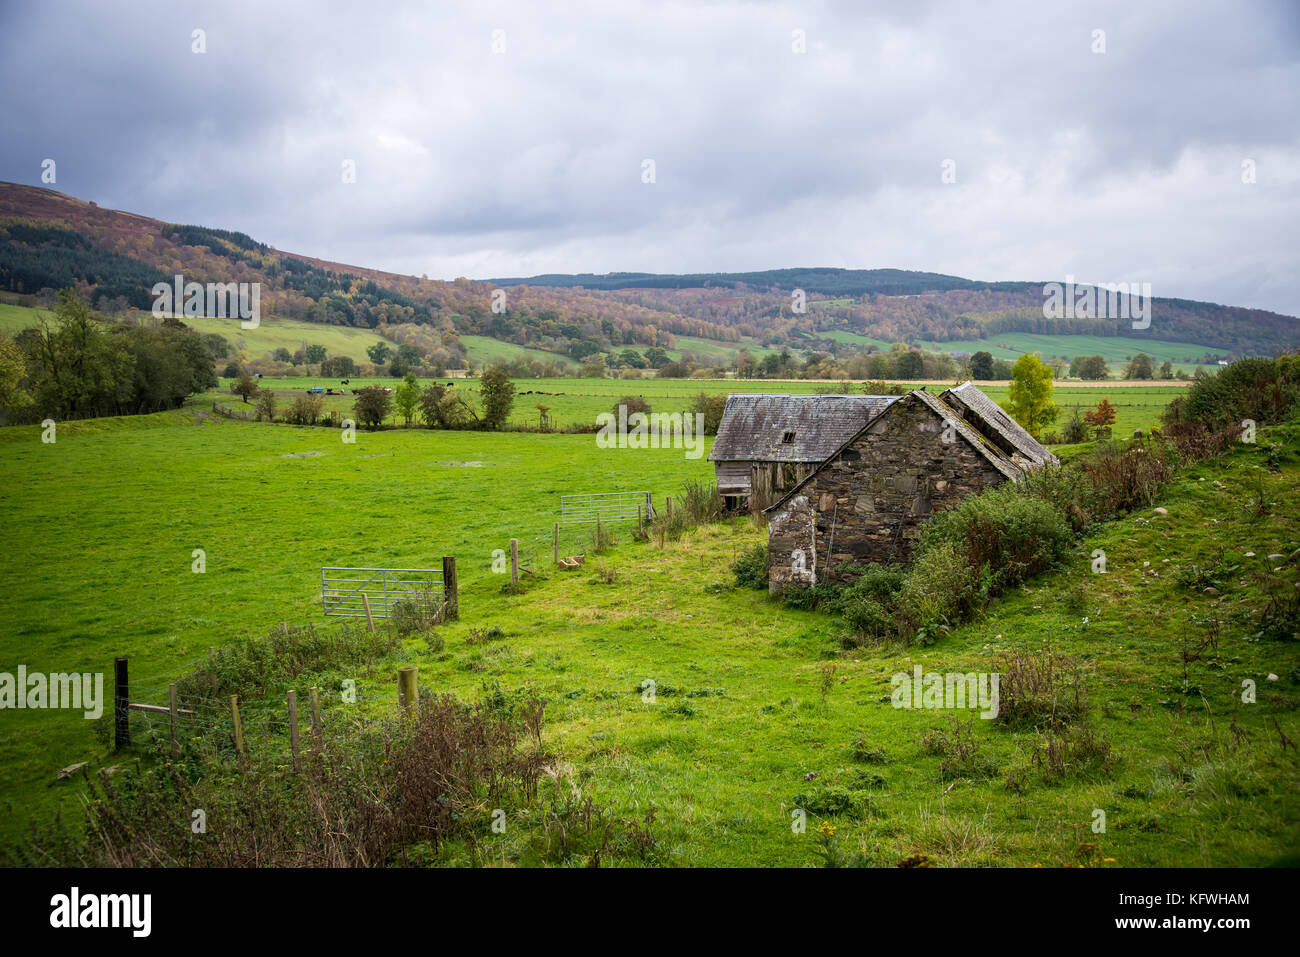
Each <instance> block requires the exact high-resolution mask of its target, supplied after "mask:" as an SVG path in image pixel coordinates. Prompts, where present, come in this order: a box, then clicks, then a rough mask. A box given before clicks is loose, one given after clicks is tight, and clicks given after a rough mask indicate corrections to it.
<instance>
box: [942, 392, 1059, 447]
mask: <svg viewBox="0 0 1300 957" xmlns="http://www.w3.org/2000/svg"><path fill="white" fill-rule="evenodd" d="M939 398H940V399H942V400H943V401H944V402H945V403H946V404H947V405H949V406H951V407H952V408H953V409H954V410H956V412H957V414H958V415H960V416H961V417H962V418H963V419H965V420H966V421H967V422H969V423H970V424H971V425H973V426H974V427H975V429H976V431H978V432H979V433H980V434H981V435H983V436H984V437H985V438H987V439H988V440H989V441H990V442H992V443H993V444H994V445H996V446H997V447H998V448H999V449H1001V450H1002V452H1003V454H1004V455H1008V456H1010V457H1011V459H1012V461H1014V462H1016V464H1017V465H1021V466H1025V465H1056V464H1058V462H1059V460H1058V459H1057V457H1056V456H1055V455H1053V454H1052V453H1051V452H1049V451H1047V449H1045V448H1043V446H1042V445H1041V444H1040V443H1039V442H1038V440H1037V439H1035V438H1034V437H1033V436H1032V435H1030V434H1029V433H1028V432H1026V431H1025V429H1024V428H1023V427H1022V426H1021V425H1020V423H1019V422H1017V421H1016V420H1015V419H1013V418H1011V416H1009V415H1007V413H1006V412H1004V411H1003V409H1002V407H1001V406H999V405H998V404H997V403H996V402H994V401H993V400H992V399H990V398H989V397H988V396H987V395H985V394H984V393H983V392H981V391H980V390H979V389H978V388H977V387H976V385H975V383H973V382H964V383H962V384H961V385H959V386H957V387H955V388H952V389H949V390H948V391H946V392H944V393H943V394H942V395H941V396H939Z"/></svg>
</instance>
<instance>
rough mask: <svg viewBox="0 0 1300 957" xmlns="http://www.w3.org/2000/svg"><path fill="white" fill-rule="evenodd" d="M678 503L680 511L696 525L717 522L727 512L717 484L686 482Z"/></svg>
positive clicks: (683, 484)
mask: <svg viewBox="0 0 1300 957" xmlns="http://www.w3.org/2000/svg"><path fill="white" fill-rule="evenodd" d="M677 501H678V503H679V506H680V511H682V512H684V513H685V514H686V516H687V517H688V518H689V519H690V521H691V522H693V523H694V524H696V525H704V524H706V523H708V522H716V521H717V520H718V519H719V518H721V517H722V513H723V511H724V510H725V506H724V504H723V502H722V496H721V495H720V494H718V486H717V483H716V482H684V483H682V494H681V495H680V496H679V497H678V499H677Z"/></svg>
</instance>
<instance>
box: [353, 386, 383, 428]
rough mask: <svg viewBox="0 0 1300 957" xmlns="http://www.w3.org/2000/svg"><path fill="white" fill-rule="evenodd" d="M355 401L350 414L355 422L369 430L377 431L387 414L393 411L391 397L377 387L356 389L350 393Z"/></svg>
mask: <svg viewBox="0 0 1300 957" xmlns="http://www.w3.org/2000/svg"><path fill="white" fill-rule="evenodd" d="M352 394H353V396H355V400H354V401H353V403H352V412H353V414H354V415H356V417H357V421H358V422H360V423H361V424H362V425H364V426H367V427H368V428H370V429H372V430H373V429H377V428H379V427H380V426H381V425H383V424H384V419H386V418H388V413H389V412H391V411H392V409H393V397H392V395H391V394H390V393H388V392H386V391H384V390H383V389H381V388H380V387H379V386H377V385H372V386H369V387H367V388H364V389H357V390H356V391H355V392H353V393H352Z"/></svg>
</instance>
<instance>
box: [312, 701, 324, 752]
mask: <svg viewBox="0 0 1300 957" xmlns="http://www.w3.org/2000/svg"><path fill="white" fill-rule="evenodd" d="M310 694H311V736H312V740H313V741H314V742H315V751H316V753H317V754H319V753H320V752H321V750H322V747H321V745H322V741H321V723H320V692H319V691H317V690H316V686H315V685H312V687H311V692H310Z"/></svg>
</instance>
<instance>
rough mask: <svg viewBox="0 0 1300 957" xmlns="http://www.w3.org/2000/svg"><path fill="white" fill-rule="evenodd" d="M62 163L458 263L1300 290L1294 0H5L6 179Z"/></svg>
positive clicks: (263, 233) (33, 176)
mask: <svg viewBox="0 0 1300 957" xmlns="http://www.w3.org/2000/svg"><path fill="white" fill-rule="evenodd" d="M200 29H201V30H203V31H205V33H204V42H205V45H206V52H204V53H196V52H193V48H194V46H195V43H196V41H195V40H194V39H193V35H194V31H195V30H200ZM494 31H501V32H500V33H494ZM796 31H802V32H801V33H797V32H796ZM1095 31H1104V39H1103V38H1101V36H1100V35H1099V34H1097V33H1096V32H1095ZM801 37H802V38H803V41H802V42H803V45H804V47H805V51H806V52H797V47H799V45H800V38H801ZM1102 42H1104V51H1105V52H1095V50H1096V49H1097V48H1099V45H1100V43H1102ZM494 46H495V48H496V49H495V50H494ZM47 158H51V159H54V160H55V161H56V163H57V167H56V169H57V182H56V183H55V184H54V188H56V189H58V190H61V191H63V192H66V193H70V194H72V195H74V196H78V197H82V198H85V199H91V200H95V201H96V202H98V203H100V205H103V206H110V207H113V208H117V209H124V210H129V211H132V212H138V213H142V214H145V215H148V216H154V217H157V218H159V219H164V220H169V221H175V222H184V223H197V224H202V225H208V226H218V227H223V228H229V229H238V230H241V231H244V232H247V233H249V234H250V235H252V236H253V237H254V238H256V239H259V240H262V241H264V242H269V243H271V244H272V245H274V246H276V247H277V248H279V249H284V250H290V251H293V252H299V253H305V254H309V255H314V256H320V257H324V258H328V259H334V260H338V261H342V262H347V263H353V264H357V265H363V266H371V267H375V268H380V269H388V270H393V271H396V272H403V273H411V274H422V273H427V274H428V275H429V276H430V277H431V278H443V279H450V278H453V277H455V276H458V275H465V276H469V277H471V278H489V277H501V276H526V275H533V274H536V273H542V272H598V273H599V272H608V271H614V270H646V271H652V272H708V271H716V270H752V269H768V268H779V267H789V266H843V267H852V268H871V267H898V268H904V269H923V270H933V271H937V272H944V273H952V274H956V275H961V276H967V277H971V278H977V279H989V280H996V279H1024V280H1051V279H1062V278H1064V277H1065V276H1066V275H1067V274H1071V275H1073V276H1075V277H1076V279H1078V280H1080V281H1090V282H1118V281H1137V282H1143V281H1145V282H1150V283H1151V284H1152V288H1153V292H1154V294H1155V295H1157V296H1179V297H1185V298H1193V299H1208V300H1212V301H1217V302H1226V303H1231V304H1234V305H1248V306H1256V307H1260V308H1268V309H1275V310H1277V311H1280V312H1284V313H1288V314H1291V315H1296V314H1300V242H1298V241H1297V240H1298V239H1300V3H1298V2H1295V0H1283V2H1276V3H1264V2H1258V3H1251V2H1224V3H1217V2H1179V3H1161V2H1148V0H1143V2H1133V0H1122V2H1115V3H1079V4H1058V3H1055V2H1044V0H1007V2H988V0H980V2H973V0H970V2H940V0H935V2H926V0H898V2H893V0H890V2H874V3H873V2H857V3H843V4H838V3H816V2H809V3H758V2H723V3H714V4H704V3H680V4H679V3H671V2H662V0H653V2H646V3H632V2H622V0H620V2H617V3H615V2H610V0H601V2H594V3H590V4H583V3H574V4H551V3H541V2H537V0H522V2H511V3H498V4H492V3H485V2H473V3H470V2H465V3H459V4H457V3H436V4H433V3H419V4H416V3H412V4H409V5H404V4H399V3H389V2H384V0H369V2H356V0H349V2H346V3H337V4H326V3H308V2H301V3H290V2H276V3H273V4H272V3H265V2H250V3H245V2H231V0H221V2H212V3H185V2H178V0H164V2H158V3H147V2H134V0H133V2H130V3H105V2H103V0H84V2H73V0H58V2H29V0H3V2H2V3H0V179H4V180H10V181H14V182H19V183H30V184H34V185H39V184H40V182H41V163H42V160H44V159H47ZM349 160H350V161H352V162H353V163H354V164H355V182H344V181H343V180H344V162H345V161H349ZM647 160H651V161H653V163H654V170H653V172H654V182H652V183H647V182H644V181H643V180H644V179H645V178H646V172H645V171H646V163H645V161H647ZM949 160H950V161H952V165H950V166H948V167H946V168H947V169H949V170H951V171H954V172H955V180H956V181H955V182H951V183H945V182H944V181H943V179H944V172H945V161H949ZM1246 161H1251V162H1253V170H1254V179H1255V182H1253V183H1246V182H1243V175H1244V171H1243V163H1245V162H1246ZM1246 172H1248V171H1246ZM1247 178H1249V177H1247Z"/></svg>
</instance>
